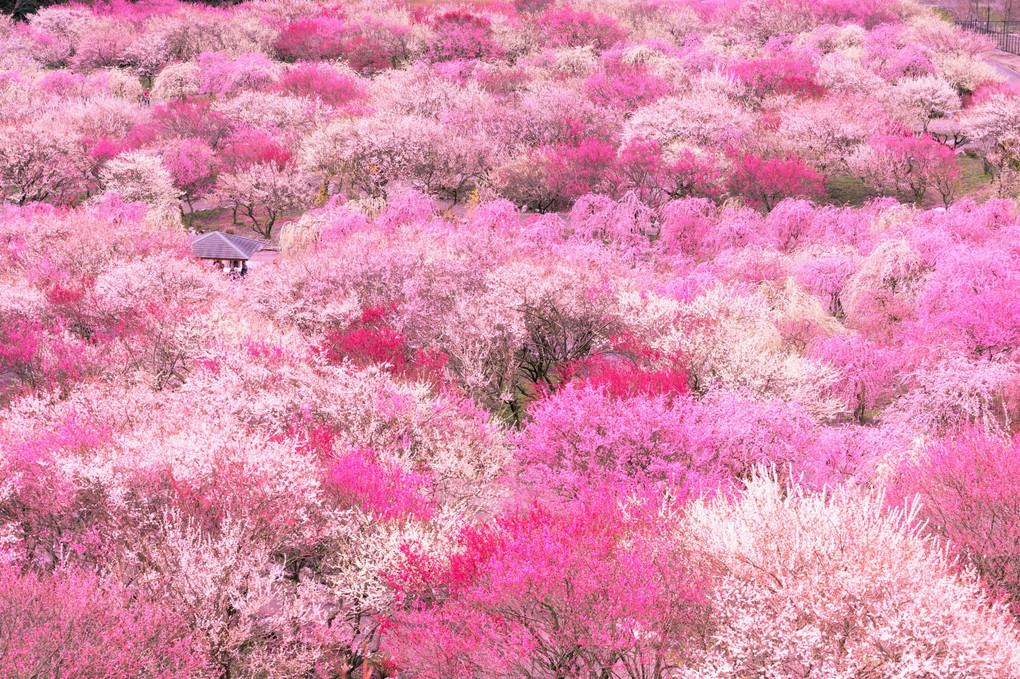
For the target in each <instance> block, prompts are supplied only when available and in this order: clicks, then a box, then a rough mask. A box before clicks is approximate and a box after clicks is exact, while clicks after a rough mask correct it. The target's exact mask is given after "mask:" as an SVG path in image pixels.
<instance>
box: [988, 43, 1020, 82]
mask: <svg viewBox="0 0 1020 679" xmlns="http://www.w3.org/2000/svg"><path fill="white" fill-rule="evenodd" d="M985 62H986V63H987V64H988V65H989V66H991V67H992V68H994V69H995V72H996V73H998V74H999V75H1000V76H1001V77H1002V78H1003V79H1005V80H1006V81H1007V82H1011V83H1013V84H1014V85H1020V56H1017V55H1015V54H1010V53H1009V52H1003V51H1001V50H995V51H994V52H992V53H991V54H989V55H988V58H987V59H985Z"/></svg>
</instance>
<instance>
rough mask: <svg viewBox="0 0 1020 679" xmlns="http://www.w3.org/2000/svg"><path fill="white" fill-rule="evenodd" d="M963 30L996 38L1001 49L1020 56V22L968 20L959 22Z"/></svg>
mask: <svg viewBox="0 0 1020 679" xmlns="http://www.w3.org/2000/svg"><path fill="white" fill-rule="evenodd" d="M957 23H958V24H959V25H960V26H962V27H963V28H966V29H967V30H969V31H974V32H976V33H982V34H984V35H987V36H989V37H991V38H994V39H995V41H996V42H997V43H998V46H999V49H1000V50H1002V51H1003V52H1009V53H1010V54H1020V21H990V20H987V19H968V20H966V21H958V22H957Z"/></svg>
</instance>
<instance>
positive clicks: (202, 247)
mask: <svg viewBox="0 0 1020 679" xmlns="http://www.w3.org/2000/svg"><path fill="white" fill-rule="evenodd" d="M261 248H262V242H261V241H257V240H255V239H253V238H243V237H241V236H234V235H232V234H229V233H221V232H219V231H210V232H209V233H203V234H202V235H201V236H197V237H195V238H193V239H192V240H191V254H193V255H194V256H196V257H198V258H199V259H251V256H252V255H253V254H255V253H256V252H258V251H259V250H260V249H261Z"/></svg>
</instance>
